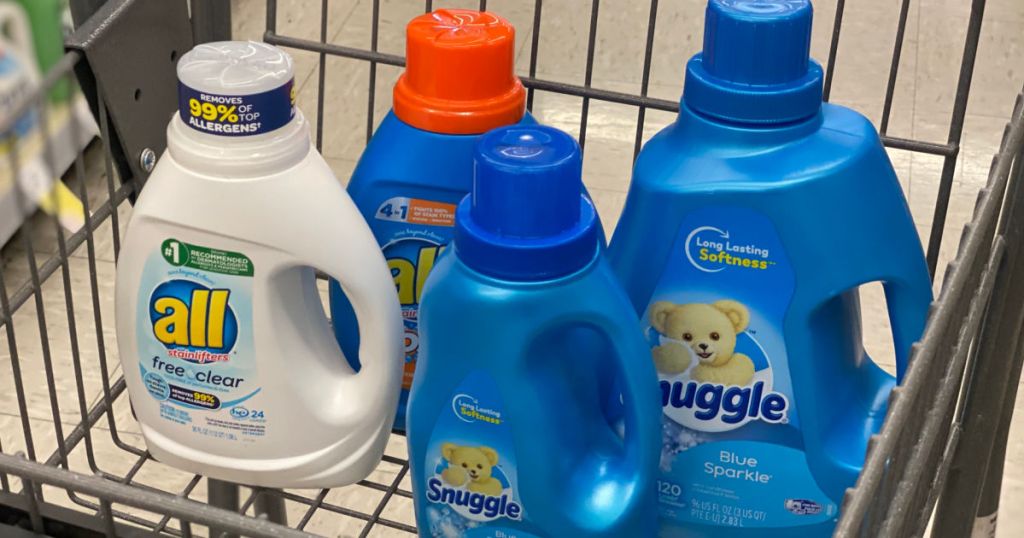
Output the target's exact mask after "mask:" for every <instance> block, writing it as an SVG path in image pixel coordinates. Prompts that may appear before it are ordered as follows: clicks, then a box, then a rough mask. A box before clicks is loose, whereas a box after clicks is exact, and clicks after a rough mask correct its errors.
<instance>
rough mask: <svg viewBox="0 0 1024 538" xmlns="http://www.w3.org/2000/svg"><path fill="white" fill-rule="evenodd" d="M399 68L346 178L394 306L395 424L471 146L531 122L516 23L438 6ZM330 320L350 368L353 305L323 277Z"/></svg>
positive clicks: (465, 184)
mask: <svg viewBox="0 0 1024 538" xmlns="http://www.w3.org/2000/svg"><path fill="white" fill-rule="evenodd" d="M406 56H407V61H406V68H405V72H404V73H402V76H401V77H400V78H399V80H398V82H397V84H395V88H394V99H393V109H392V110H391V112H389V113H388V115H387V116H386V117H385V118H384V120H383V121H382V122H381V124H380V126H379V127H378V128H377V131H376V132H375V133H374V135H373V138H372V139H371V140H370V143H369V145H367V147H366V150H365V151H364V152H363V155H362V157H361V158H360V159H359V164H358V165H357V166H356V169H355V172H354V173H353V175H352V180H351V181H350V182H349V185H348V193H349V195H351V196H352V200H353V201H354V202H355V203H356V206H357V207H358V208H359V211H360V212H361V213H362V215H363V217H364V218H365V219H366V221H367V222H368V223H369V224H370V229H371V230H373V234H374V236H375V237H376V239H377V242H378V244H380V246H381V248H382V249H383V251H384V257H385V258H387V260H388V267H389V268H390V269H391V275H392V277H393V278H394V281H395V288H396V290H397V292H398V299H399V302H400V303H401V305H402V319H403V322H404V325H405V336H404V349H405V370H404V377H403V380H402V393H401V397H400V399H399V402H398V412H397V416H396V419H395V428H396V429H399V430H403V429H405V408H406V405H407V402H408V390H409V387H410V385H411V383H412V378H413V372H414V370H415V367H416V359H417V356H418V354H419V303H420V296H421V295H422V291H423V285H424V283H425V282H426V280H427V275H428V274H430V271H431V270H432V269H433V267H434V263H435V261H436V260H437V258H438V256H439V255H440V254H441V252H443V251H444V249H445V248H446V247H447V245H448V243H449V241H451V238H452V234H453V232H454V229H455V228H454V226H455V207H456V205H457V204H458V203H459V200H462V198H463V197H464V196H465V195H466V193H468V192H469V189H470V186H471V184H472V181H473V148H474V146H475V145H476V142H477V140H478V139H479V138H480V136H481V135H482V134H483V133H485V132H487V131H489V130H491V129H494V128H495V127H500V126H503V125H511V124H516V123H522V124H533V123H536V122H535V121H534V119H533V117H531V116H530V115H529V114H528V113H526V90H525V89H524V88H523V85H522V83H520V81H519V79H518V78H517V77H516V75H515V71H514V67H515V65H514V63H515V62H514V60H515V29H514V28H513V27H512V24H511V23H509V22H508V21H506V20H505V19H503V18H501V17H499V16H497V15H495V14H493V13H489V12H480V11H473V10H466V9H439V10H437V11H434V12H431V13H425V14H423V15H420V16H418V17H416V18H414V19H412V20H411V21H410V22H409V24H408V25H407V26H406ZM330 299H331V319H332V322H333V326H334V332H335V335H336V336H337V339H338V343H339V344H340V345H341V350H342V351H343V352H344V354H345V357H346V359H347V360H348V361H349V363H350V364H351V365H352V366H353V367H354V368H358V366H359V359H358V356H357V351H358V349H359V331H358V327H357V324H356V317H355V313H354V312H353V311H352V306H351V304H350V303H349V301H348V299H347V298H346V296H345V294H344V293H343V292H342V290H341V287H340V286H338V283H337V282H334V281H331V287H330Z"/></svg>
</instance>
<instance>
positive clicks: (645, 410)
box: [586, 297, 661, 487]
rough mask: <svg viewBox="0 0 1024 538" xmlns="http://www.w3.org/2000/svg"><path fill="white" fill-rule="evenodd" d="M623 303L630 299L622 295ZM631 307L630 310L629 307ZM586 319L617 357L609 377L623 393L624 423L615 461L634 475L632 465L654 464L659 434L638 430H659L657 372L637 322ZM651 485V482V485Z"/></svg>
mask: <svg viewBox="0 0 1024 538" xmlns="http://www.w3.org/2000/svg"><path fill="white" fill-rule="evenodd" d="M622 303H623V307H624V308H625V307H628V306H629V301H628V300H627V299H625V297H624V298H623V301H622ZM630 311H631V310H630ZM586 321H587V322H589V323H591V324H593V325H594V326H595V327H596V328H597V329H598V330H599V331H600V333H601V334H603V335H604V336H605V337H606V338H607V339H608V342H609V343H610V344H611V346H612V350H613V351H614V355H615V357H616V358H618V361H617V367H616V371H615V372H612V373H613V376H612V379H614V380H620V381H619V382H618V383H615V384H613V385H612V386H613V388H616V389H618V390H619V391H620V392H621V393H622V418H623V422H624V426H625V430H624V432H623V445H624V447H625V449H626V450H625V452H626V453H625V457H624V458H623V459H621V460H620V461H618V462H617V463H616V465H618V466H619V470H620V471H621V475H620V476H627V477H628V476H633V475H634V474H635V471H632V470H631V469H645V468H656V467H657V458H658V453H659V450H660V447H661V440H660V437H659V436H657V435H646V434H641V433H639V432H652V431H654V432H658V431H661V426H660V424H661V406H660V405H659V403H658V395H659V392H658V384H657V383H658V375H657V373H656V372H655V370H654V362H653V360H651V353H650V349H649V348H648V346H647V343H646V342H645V340H644V338H643V332H642V330H641V327H640V324H639V322H635V321H633V322H626V323H623V322H622V320H614V319H611V318H610V317H608V316H606V315H605V314H604V313H603V312H594V313H591V315H590V316H588V319H587V320H586ZM651 486H652V487H653V484H652V485H651Z"/></svg>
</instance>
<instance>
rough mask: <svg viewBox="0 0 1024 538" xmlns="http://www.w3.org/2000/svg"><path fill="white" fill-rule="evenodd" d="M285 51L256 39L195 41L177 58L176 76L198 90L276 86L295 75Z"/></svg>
mask: <svg viewBox="0 0 1024 538" xmlns="http://www.w3.org/2000/svg"><path fill="white" fill-rule="evenodd" d="M294 76H295V74H294V69H293V67H292V57H291V56H289V55H288V53H287V52H285V51H283V50H281V49H279V48H277V47H275V46H273V45H268V44H266V43H259V42H256V41H219V42H216V43H204V44H202V45H197V46H196V47H195V48H193V49H192V50H190V51H188V52H187V53H185V55H184V56H182V57H181V59H180V60H178V80H179V81H180V82H181V83H182V84H184V85H186V86H188V87H190V88H192V89H194V90H197V91H201V92H209V93H213V94H218V95H252V94H256V93H263V92H266V91H269V90H273V89H276V88H279V87H281V86H283V85H285V84H287V83H288V82H290V81H291V80H292V79H293V78H294Z"/></svg>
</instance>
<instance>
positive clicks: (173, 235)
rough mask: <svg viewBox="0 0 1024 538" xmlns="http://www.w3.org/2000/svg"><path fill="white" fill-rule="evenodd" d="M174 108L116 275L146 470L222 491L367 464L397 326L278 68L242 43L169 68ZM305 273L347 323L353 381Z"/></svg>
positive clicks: (375, 267)
mask: <svg viewBox="0 0 1024 538" xmlns="http://www.w3.org/2000/svg"><path fill="white" fill-rule="evenodd" d="M178 80H179V104H180V111H179V113H178V114H176V115H175V117H174V118H173V119H172V120H171V123H170V125H169V126H168V128H167V151H166V152H165V153H164V155H163V156H162V157H161V158H160V160H159V162H158V163H157V165H156V169H155V170H154V171H153V174H152V175H151V176H150V178H149V181H148V182H147V184H146V187H145V190H144V191H143V192H142V194H141V195H140V196H139V199H138V203H137V204H136V205H135V210H134V214H133V215H132V219H131V222H130V223H129V225H128V231H127V235H126V239H125V243H124V248H123V249H122V251H121V256H120V259H119V261H118V266H117V269H118V270H117V336H118V341H119V347H120V357H121V363H122V365H123V369H124V377H125V380H126V383H127V386H128V393H129V395H130V397H131V401H132V404H133V406H134V409H135V414H136V417H137V418H138V421H139V423H140V425H141V427H142V433H143V435H144V436H145V439H146V444H147V446H148V447H149V450H150V452H151V453H152V455H153V456H154V457H155V458H156V459H157V460H159V461H161V462H164V463H167V464H169V465H173V466H175V467H179V468H181V469H184V470H187V471H189V472H194V473H199V474H202V475H206V476H209V477H213V478H218V479H221V480H229V481H232V482H237V483H242V484H249V485H254V486H264V487H289V488H323V487H334V486H341V485H346V484H350V483H353V482H356V481H358V480H360V479H362V478H364V477H366V475H368V474H369V473H370V472H371V471H372V470H373V468H374V467H375V466H376V465H377V463H378V462H379V461H380V459H381V456H382V454H383V451H384V446H385V444H386V442H387V437H388V434H389V433H390V430H391V426H392V421H393V419H394V416H395V407H396V405H397V397H398V393H399V384H400V382H401V376H402V363H403V356H402V348H401V344H402V340H401V338H402V333H403V330H402V324H401V315H400V309H399V305H398V299H397V298H396V296H395V288H394V283H393V281H392V278H391V274H390V271H388V268H387V264H386V262H385V261H384V257H383V255H382V254H381V251H380V248H379V247H378V246H377V242H376V241H375V240H374V238H373V234H372V233H371V232H370V229H369V227H368V226H367V225H366V222H365V221H364V220H363V218H362V217H361V216H360V214H359V210H358V209H356V206H355V205H354V204H353V203H352V200H351V199H350V198H349V196H348V194H346V193H345V189H344V188H343V187H342V186H341V184H340V183H339V182H338V181H337V179H335V177H334V174H333V173H332V172H331V170H330V168H328V166H327V164H326V163H325V162H324V160H323V158H322V157H321V156H320V154H319V153H317V151H316V150H315V149H314V148H313V147H312V146H311V145H310V141H309V128H308V125H307V123H306V121H305V119H304V118H303V116H302V114H301V112H299V111H298V110H296V109H295V108H294V91H293V71H292V61H291V58H290V57H289V56H288V55H287V54H286V53H284V52H283V51H281V50H279V49H277V48H275V47H272V46H269V45H266V44H263V43H254V42H222V43H211V44H205V45H200V46H197V47H196V48H195V49H193V50H192V51H191V52H189V53H187V54H185V55H184V56H182V57H181V59H180V61H179V62H178ZM314 269H320V270H322V271H323V272H324V273H326V274H328V275H330V277H331V278H334V279H337V281H338V282H340V283H341V286H342V288H343V289H344V291H345V293H346V294H347V296H348V298H349V300H350V301H351V302H352V304H353V306H354V310H355V312H356V314H357V318H358V324H359V329H360V347H359V356H360V358H361V359H362V361H361V362H362V366H361V369H360V370H359V372H358V373H356V372H354V371H353V370H352V368H351V367H350V366H349V365H348V362H347V361H346V360H345V358H344V356H343V355H342V353H341V350H340V349H339V347H338V344H337V343H336V341H335V339H334V336H333V333H332V332H331V328H330V325H329V323H328V320H327V317H326V315H325V314H324V310H323V307H322V305H321V301H320V298H319V295H318V292H317V286H316V281H315V274H314Z"/></svg>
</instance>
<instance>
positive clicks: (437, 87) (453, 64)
mask: <svg viewBox="0 0 1024 538" xmlns="http://www.w3.org/2000/svg"><path fill="white" fill-rule="evenodd" d="M515 37H516V33H515V29H514V28H513V27H512V24H510V23H509V22H508V21H506V20H505V19H503V18H501V17H499V16H497V15H495V14H493V13H490V12H487V11H473V10H468V9H439V10H437V11H433V12H431V13H426V14H424V15H420V16H419V17H416V18H415V19H413V20H412V21H410V22H409V25H408V26H407V27H406V65H405V72H404V73H402V75H401V77H399V79H398V82H397V83H396V84H395V89H394V99H393V102H394V110H395V115H396V116H398V119H400V120H402V121H404V122H405V123H408V124H409V125H412V126H413V127H416V128H418V129H423V130H424V131H431V132H435V133H446V134H480V133H484V132H487V131H488V130H490V129H493V128H495V127H500V126H502V125H510V124H513V123H516V122H518V121H519V120H520V119H522V117H523V114H524V113H525V110H526V90H525V89H524V88H523V85H522V83H521V82H520V81H519V78H518V77H516V75H515V42H516V39H515Z"/></svg>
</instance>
